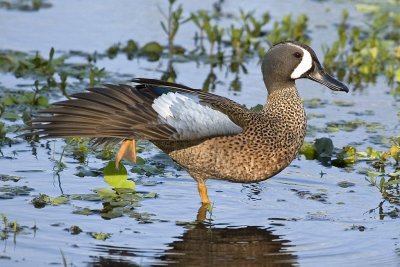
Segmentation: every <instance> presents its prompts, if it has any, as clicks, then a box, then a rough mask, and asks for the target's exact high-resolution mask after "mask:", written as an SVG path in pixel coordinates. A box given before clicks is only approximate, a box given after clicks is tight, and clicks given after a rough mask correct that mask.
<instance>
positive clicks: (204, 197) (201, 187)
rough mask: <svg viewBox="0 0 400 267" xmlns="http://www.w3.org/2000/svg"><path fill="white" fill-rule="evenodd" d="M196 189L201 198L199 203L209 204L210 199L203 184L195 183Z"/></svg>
mask: <svg viewBox="0 0 400 267" xmlns="http://www.w3.org/2000/svg"><path fill="white" fill-rule="evenodd" d="M197 189H198V190H199V195H200V198H201V203H203V204H208V203H210V199H209V198H208V195H207V186H206V184H205V183H202V182H197Z"/></svg>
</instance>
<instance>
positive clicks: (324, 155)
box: [299, 137, 400, 204]
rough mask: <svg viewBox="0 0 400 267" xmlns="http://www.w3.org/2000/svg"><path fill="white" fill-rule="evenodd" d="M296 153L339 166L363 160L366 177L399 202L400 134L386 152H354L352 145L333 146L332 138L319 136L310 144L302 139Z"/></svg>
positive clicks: (386, 196) (352, 164) (349, 165)
mask: <svg viewBox="0 0 400 267" xmlns="http://www.w3.org/2000/svg"><path fill="white" fill-rule="evenodd" d="M299 154H301V155H304V156H305V158H306V159H307V160H314V159H318V160H320V161H321V162H322V163H324V164H328V165H329V164H330V165H331V166H335V167H338V168H347V167H352V166H355V165H356V164H359V163H363V162H366V163H367V165H368V166H369V168H367V169H366V170H364V171H363V174H365V176H366V178H365V180H366V181H368V182H369V183H370V184H371V185H373V186H375V187H376V188H377V189H378V190H379V192H380V193H381V194H382V197H383V198H384V199H385V200H387V201H389V202H390V203H392V204H400V194H399V188H400V178H399V177H400V166H399V162H400V137H397V138H393V140H392V146H391V147H390V148H389V149H388V150H387V151H377V150H374V149H373V148H371V147H368V148H367V149H366V151H357V149H356V148H355V147H353V146H345V147H343V148H342V149H335V148H334V147H333V143H332V140H330V139H329V138H320V139H316V140H315V142H313V143H307V142H305V143H304V144H303V146H302V147H301V149H300V151H299ZM388 169H389V170H388ZM339 186H341V187H343V185H339ZM347 187H348V186H347Z"/></svg>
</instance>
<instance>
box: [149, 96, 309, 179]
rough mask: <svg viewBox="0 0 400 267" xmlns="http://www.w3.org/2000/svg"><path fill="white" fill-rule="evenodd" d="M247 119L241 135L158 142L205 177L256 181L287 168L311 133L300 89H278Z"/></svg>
mask: <svg viewBox="0 0 400 267" xmlns="http://www.w3.org/2000/svg"><path fill="white" fill-rule="evenodd" d="M243 118H245V119H244V121H245V123H244V124H245V126H244V129H243V132H241V133H239V134H236V135H228V136H218V137H213V138H207V139H202V140H196V141H191V142H187V141H154V143H155V144H156V145H157V146H158V147H159V148H160V149H162V150H163V151H165V152H167V153H168V154H169V155H170V156H171V158H173V159H174V160H175V161H176V162H178V163H179V164H180V165H182V166H183V167H185V168H186V169H188V170H189V172H190V173H191V174H198V176H202V177H203V179H209V178H214V179H223V180H229V181H232V182H242V183H243V182H257V181H261V180H265V179H267V178H269V177H271V176H273V175H275V174H276V173H278V172H280V171H281V170H282V169H284V168H285V167H286V166H288V165H289V164H290V162H291V161H292V160H293V158H294V157H295V156H296V153H297V151H298V149H299V147H300V146H301V144H302V143H303V140H304V136H305V131H306V116H305V112H304V108H303V105H302V101H301V99H300V97H299V96H298V94H297V90H296V89H295V88H289V89H288V90H282V91H279V92H277V93H276V94H275V93H274V95H271V96H270V97H269V98H268V103H267V105H266V107H265V108H264V110H263V111H261V112H248V114H246V116H243Z"/></svg>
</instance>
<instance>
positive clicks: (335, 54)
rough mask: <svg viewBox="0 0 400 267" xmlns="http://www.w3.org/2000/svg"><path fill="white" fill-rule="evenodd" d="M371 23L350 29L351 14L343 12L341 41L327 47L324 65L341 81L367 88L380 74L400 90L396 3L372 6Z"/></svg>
mask: <svg viewBox="0 0 400 267" xmlns="http://www.w3.org/2000/svg"><path fill="white" fill-rule="evenodd" d="M364 7H366V6H365V5H364ZM369 7H371V8H369V9H366V8H362V10H364V11H366V12H367V13H368V14H367V18H368V22H366V23H365V25H364V26H349V25H348V21H347V20H348V12H347V11H346V10H344V11H343V14H342V21H341V23H340V25H339V27H338V40H337V41H335V42H334V43H333V44H332V45H331V46H330V47H325V48H324V53H325V58H324V65H325V67H326V69H327V70H328V71H329V72H333V73H335V75H337V76H338V77H339V78H340V79H345V81H346V82H347V83H351V84H353V85H354V86H355V87H356V88H363V87H365V86H366V85H367V84H369V83H375V82H376V80H377V77H378V76H379V75H384V76H386V79H387V83H388V85H389V86H391V87H392V88H395V91H397V92H399V91H400V63H399V62H400V46H399V40H400V34H399V31H398V29H399V27H400V20H399V16H398V12H399V8H398V4H396V3H395V1H392V2H391V1H385V3H384V4H382V3H380V4H375V5H369Z"/></svg>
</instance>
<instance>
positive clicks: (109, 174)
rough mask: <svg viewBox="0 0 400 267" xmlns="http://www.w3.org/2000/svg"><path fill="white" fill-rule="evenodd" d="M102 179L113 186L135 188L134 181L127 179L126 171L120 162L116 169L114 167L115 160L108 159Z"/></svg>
mask: <svg viewBox="0 0 400 267" xmlns="http://www.w3.org/2000/svg"><path fill="white" fill-rule="evenodd" d="M103 173H104V180H105V181H106V183H108V184H109V185H111V186H112V187H114V188H128V189H135V182H133V181H129V180H128V172H127V170H126V168H125V166H124V165H123V164H122V163H119V167H118V169H117V168H116V167H115V161H110V162H109V163H108V164H107V166H106V167H105V168H104V171H103Z"/></svg>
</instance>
